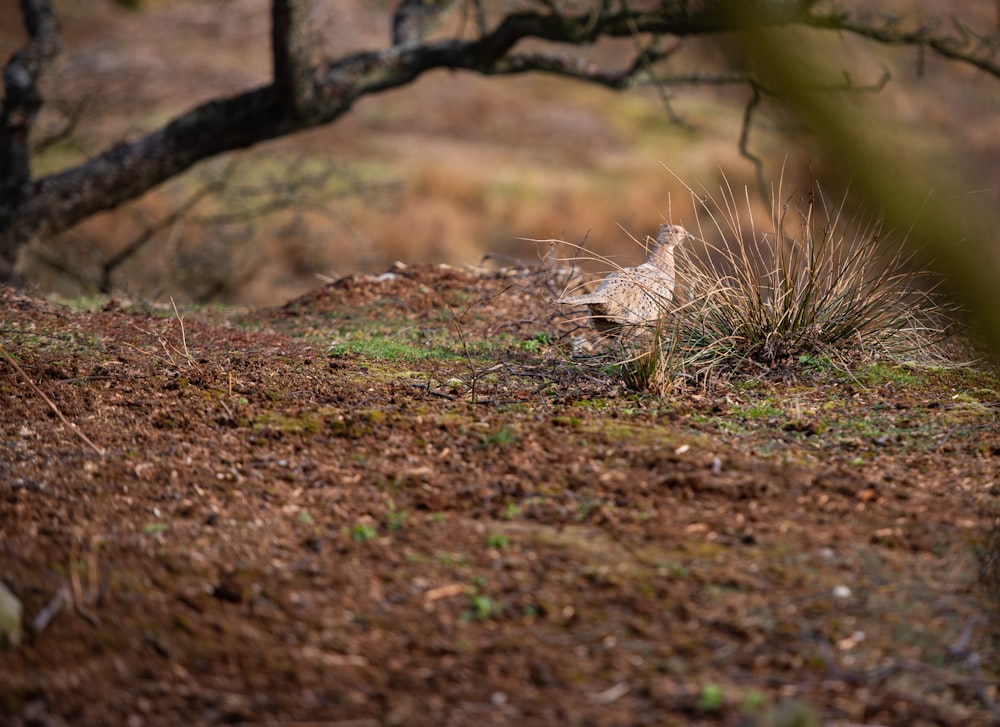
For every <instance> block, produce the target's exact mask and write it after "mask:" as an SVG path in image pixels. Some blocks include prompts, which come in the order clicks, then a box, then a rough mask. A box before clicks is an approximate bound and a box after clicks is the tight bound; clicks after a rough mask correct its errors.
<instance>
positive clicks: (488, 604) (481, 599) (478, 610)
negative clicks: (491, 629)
mask: <svg viewBox="0 0 1000 727" xmlns="http://www.w3.org/2000/svg"><path fill="white" fill-rule="evenodd" d="M502 612H503V604H501V603H497V602H496V601H494V600H493V599H492V598H490V597H489V596H487V595H484V594H481V593H473V594H472V595H470V596H469V608H468V609H467V610H465V611H464V612H463V613H462V621H463V622H469V621H485V620H486V619H488V618H492V617H494V616H498V615H499V614H500V613H502Z"/></svg>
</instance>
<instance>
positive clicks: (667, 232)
mask: <svg viewBox="0 0 1000 727" xmlns="http://www.w3.org/2000/svg"><path fill="white" fill-rule="evenodd" d="M693 239H694V237H693V236H692V235H691V233H690V232H688V231H687V230H685V229H684V228H683V227H681V226H680V225H660V227H659V229H658V230H657V231H656V244H657V245H659V246H664V247H667V248H671V249H672V248H674V247H676V246H677V245H680V244H681V243H682V242H684V241H685V240H693Z"/></svg>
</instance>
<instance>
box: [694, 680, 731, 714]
mask: <svg viewBox="0 0 1000 727" xmlns="http://www.w3.org/2000/svg"><path fill="white" fill-rule="evenodd" d="M725 703H726V695H725V694H724V693H723V691H722V687H720V686H719V685H718V684H706V685H705V686H703V687H702V688H701V693H700V694H699V695H698V709H700V710H701V711H702V712H718V711H719V710H720V709H722V707H723V706H724V705H725Z"/></svg>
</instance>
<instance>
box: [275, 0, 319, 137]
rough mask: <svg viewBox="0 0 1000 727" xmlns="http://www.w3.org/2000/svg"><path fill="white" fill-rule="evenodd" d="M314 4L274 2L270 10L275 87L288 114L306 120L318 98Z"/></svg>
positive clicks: (297, 0) (301, 0)
mask: <svg viewBox="0 0 1000 727" xmlns="http://www.w3.org/2000/svg"><path fill="white" fill-rule="evenodd" d="M311 5H312V2H311V0H275V1H274V5H273V6H272V10H271V49H272V54H273V56H274V85H275V87H276V88H277V89H278V91H279V94H280V96H281V103H282V105H283V106H284V107H285V110H286V113H288V114H290V115H291V116H293V117H294V118H297V119H305V118H307V117H308V116H309V114H310V113H311V112H312V108H313V103H314V101H315V98H316V84H315V81H314V79H313V71H312V63H311V55H312V49H313V44H312V39H311V38H310V33H309V9H310V6H311Z"/></svg>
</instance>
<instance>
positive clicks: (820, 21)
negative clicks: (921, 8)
mask: <svg viewBox="0 0 1000 727" xmlns="http://www.w3.org/2000/svg"><path fill="white" fill-rule="evenodd" d="M809 25H811V26H813V27H816V28H824V29H829V30H843V31H847V32H849V33H853V34H855V35H859V36H861V37H863V38H868V39H870V40H874V41H878V42H879V43H886V44H890V45H912V46H917V47H919V48H929V49H930V50H932V51H933V52H934V53H936V54H938V55H939V56H941V57H942V58H947V59H949V60H953V61H959V62H961V63H965V64H968V65H970V66H973V67H974V68H978V69H979V70H981V71H984V72H985V73H988V74H989V75H991V76H993V77H995V78H1000V62H998V61H997V53H998V51H1000V47H998V46H997V44H996V42H995V41H994V40H992V39H990V38H987V37H985V36H980V35H976V34H974V33H972V31H971V30H970V29H969V28H968V27H967V26H965V25H962V24H960V23H957V22H956V23H955V26H956V30H958V32H959V36H960V37H958V38H955V37H948V36H941V35H937V34H936V32H935V31H933V30H931V29H929V28H924V27H921V28H917V29H916V30H902V29H900V28H899V27H898V26H897V23H895V22H894V20H893V19H882V20H880V21H874V22H870V21H866V22H861V21H858V20H855V19H852V18H850V17H847V16H845V15H833V16H825V17H816V18H814V19H813V20H812V21H810V22H809Z"/></svg>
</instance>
